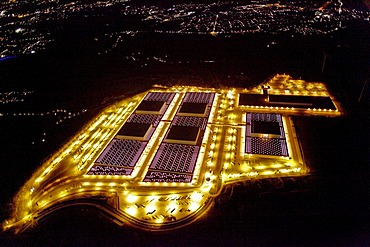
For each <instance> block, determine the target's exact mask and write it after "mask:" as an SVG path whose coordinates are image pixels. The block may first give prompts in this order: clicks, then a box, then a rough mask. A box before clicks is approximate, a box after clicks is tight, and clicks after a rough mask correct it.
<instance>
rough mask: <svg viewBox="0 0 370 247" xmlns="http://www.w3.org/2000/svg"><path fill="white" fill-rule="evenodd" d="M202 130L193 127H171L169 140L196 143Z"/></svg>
mask: <svg viewBox="0 0 370 247" xmlns="http://www.w3.org/2000/svg"><path fill="white" fill-rule="evenodd" d="M199 130H200V128H198V127H192V126H175V125H173V126H171V129H170V132H169V133H168V135H167V138H166V139H167V140H177V141H187V142H194V143H195V142H196V141H197V138H198V134H199Z"/></svg>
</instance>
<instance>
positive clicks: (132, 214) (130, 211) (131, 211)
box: [126, 206, 137, 216]
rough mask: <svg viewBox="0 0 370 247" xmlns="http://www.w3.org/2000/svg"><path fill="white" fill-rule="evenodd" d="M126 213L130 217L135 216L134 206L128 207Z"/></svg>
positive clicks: (135, 209)
mask: <svg viewBox="0 0 370 247" xmlns="http://www.w3.org/2000/svg"><path fill="white" fill-rule="evenodd" d="M126 213H128V214H129V215H131V216H135V215H136V214H137V208H136V207H135V206H131V207H128V208H127V209H126Z"/></svg>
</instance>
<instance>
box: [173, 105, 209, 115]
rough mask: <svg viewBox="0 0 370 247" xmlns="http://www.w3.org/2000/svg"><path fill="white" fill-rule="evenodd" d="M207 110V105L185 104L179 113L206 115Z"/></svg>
mask: <svg viewBox="0 0 370 247" xmlns="http://www.w3.org/2000/svg"><path fill="white" fill-rule="evenodd" d="M206 109H207V103H190V102H184V103H183V104H182V106H181V108H180V111H179V113H185V114H204V113H205V112H206Z"/></svg>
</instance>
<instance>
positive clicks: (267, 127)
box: [252, 121, 281, 135]
mask: <svg viewBox="0 0 370 247" xmlns="http://www.w3.org/2000/svg"><path fill="white" fill-rule="evenodd" d="M252 133H260V134H273V135H280V134H281V133H280V126H279V122H264V121H254V122H252Z"/></svg>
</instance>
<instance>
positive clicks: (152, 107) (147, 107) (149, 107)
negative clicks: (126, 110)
mask: <svg viewBox="0 0 370 247" xmlns="http://www.w3.org/2000/svg"><path fill="white" fill-rule="evenodd" d="M164 104H165V101H146V100H144V101H141V103H140V105H139V106H138V107H137V109H136V110H137V111H152V112H160V110H161V109H162V107H163V105H164Z"/></svg>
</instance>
